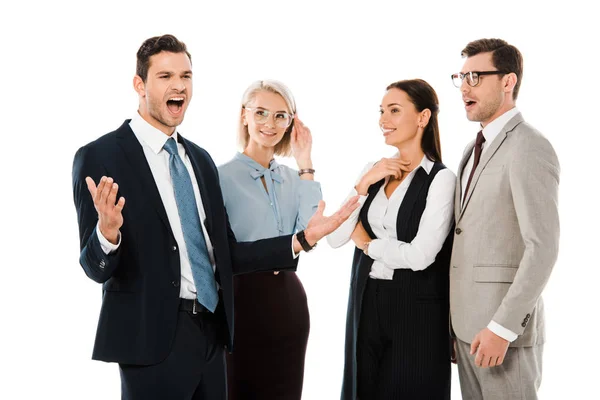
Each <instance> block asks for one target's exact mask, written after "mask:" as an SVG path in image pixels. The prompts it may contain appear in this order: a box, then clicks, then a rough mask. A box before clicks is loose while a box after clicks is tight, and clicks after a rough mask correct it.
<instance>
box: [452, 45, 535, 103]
mask: <svg viewBox="0 0 600 400" xmlns="http://www.w3.org/2000/svg"><path fill="white" fill-rule="evenodd" d="M489 52H491V53H492V62H493V63H494V67H495V68H496V69H497V70H498V71H501V72H503V73H505V74H510V73H511V72H514V73H515V75H517V84H516V85H515V88H514V90H513V99H514V100H516V99H517V97H518V96H519V88H520V87H521V78H522V77H523V56H522V55H521V52H520V51H519V49H517V48H516V47H515V46H513V45H511V44H508V43H507V42H506V41H504V40H502V39H479V40H475V41H472V42H471V43H469V44H468V45H467V47H465V48H464V49H463V51H462V52H461V53H460V55H461V56H463V57H473V56H474V55H477V54H479V53H489Z"/></svg>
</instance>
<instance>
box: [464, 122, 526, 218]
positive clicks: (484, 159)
mask: <svg viewBox="0 0 600 400" xmlns="http://www.w3.org/2000/svg"><path fill="white" fill-rule="evenodd" d="M521 122H523V116H522V115H521V113H518V114H517V115H515V116H514V117H513V118H512V119H511V120H510V121H508V122H507V123H506V125H505V126H504V128H502V130H501V131H500V133H499V134H498V136H496V138H495V139H494V141H493V142H492V143H491V144H490V147H489V148H488V149H487V150H486V151H485V153H484V154H482V155H481V160H479V165H478V166H477V169H475V173H474V174H473V179H472V180H471V185H470V186H469V192H468V193H467V197H466V198H465V204H464V205H463V207H462V210H461V212H460V215H459V218H458V220H457V222H458V221H459V220H460V218H461V217H462V216H463V214H464V212H465V210H466V208H467V206H468V205H469V200H470V199H471V196H472V195H473V191H474V190H475V187H476V186H477V182H478V181H479V177H480V176H481V173H482V172H483V170H484V169H485V167H486V165H487V164H488V163H489V162H490V160H491V159H492V157H493V156H494V154H496V152H497V151H498V149H499V148H500V146H501V145H502V143H504V140H505V139H506V136H507V134H508V133H509V132H510V131H512V130H513V129H515V127H516V126H517V125H519V124H520V123H521Z"/></svg>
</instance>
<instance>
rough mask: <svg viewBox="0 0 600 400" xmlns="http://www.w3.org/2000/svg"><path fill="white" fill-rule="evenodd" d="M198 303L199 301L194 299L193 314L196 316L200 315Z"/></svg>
mask: <svg viewBox="0 0 600 400" xmlns="http://www.w3.org/2000/svg"><path fill="white" fill-rule="evenodd" d="M197 302H198V300H196V299H194V303H193V304H194V305H193V306H192V314H194V315H196V314H198V311H196V303H197Z"/></svg>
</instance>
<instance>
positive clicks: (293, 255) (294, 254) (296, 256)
mask: <svg viewBox="0 0 600 400" xmlns="http://www.w3.org/2000/svg"><path fill="white" fill-rule="evenodd" d="M295 237H296V235H293V236H292V257H293V258H294V260H295V259H296V258H298V256H299V255H300V252H298V254H296V252H295V251H294V238H295Z"/></svg>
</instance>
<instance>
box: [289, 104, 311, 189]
mask: <svg viewBox="0 0 600 400" xmlns="http://www.w3.org/2000/svg"><path fill="white" fill-rule="evenodd" d="M291 139H292V154H293V156H294V158H295V159H296V163H298V168H299V169H312V167H313V164H312V158H311V152H312V135H311V133H310V129H308V127H307V126H306V125H304V124H303V123H302V121H300V119H299V118H298V116H296V117H294V128H293V129H292V138H291ZM300 178H301V179H313V174H302V175H301V176H300Z"/></svg>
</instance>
